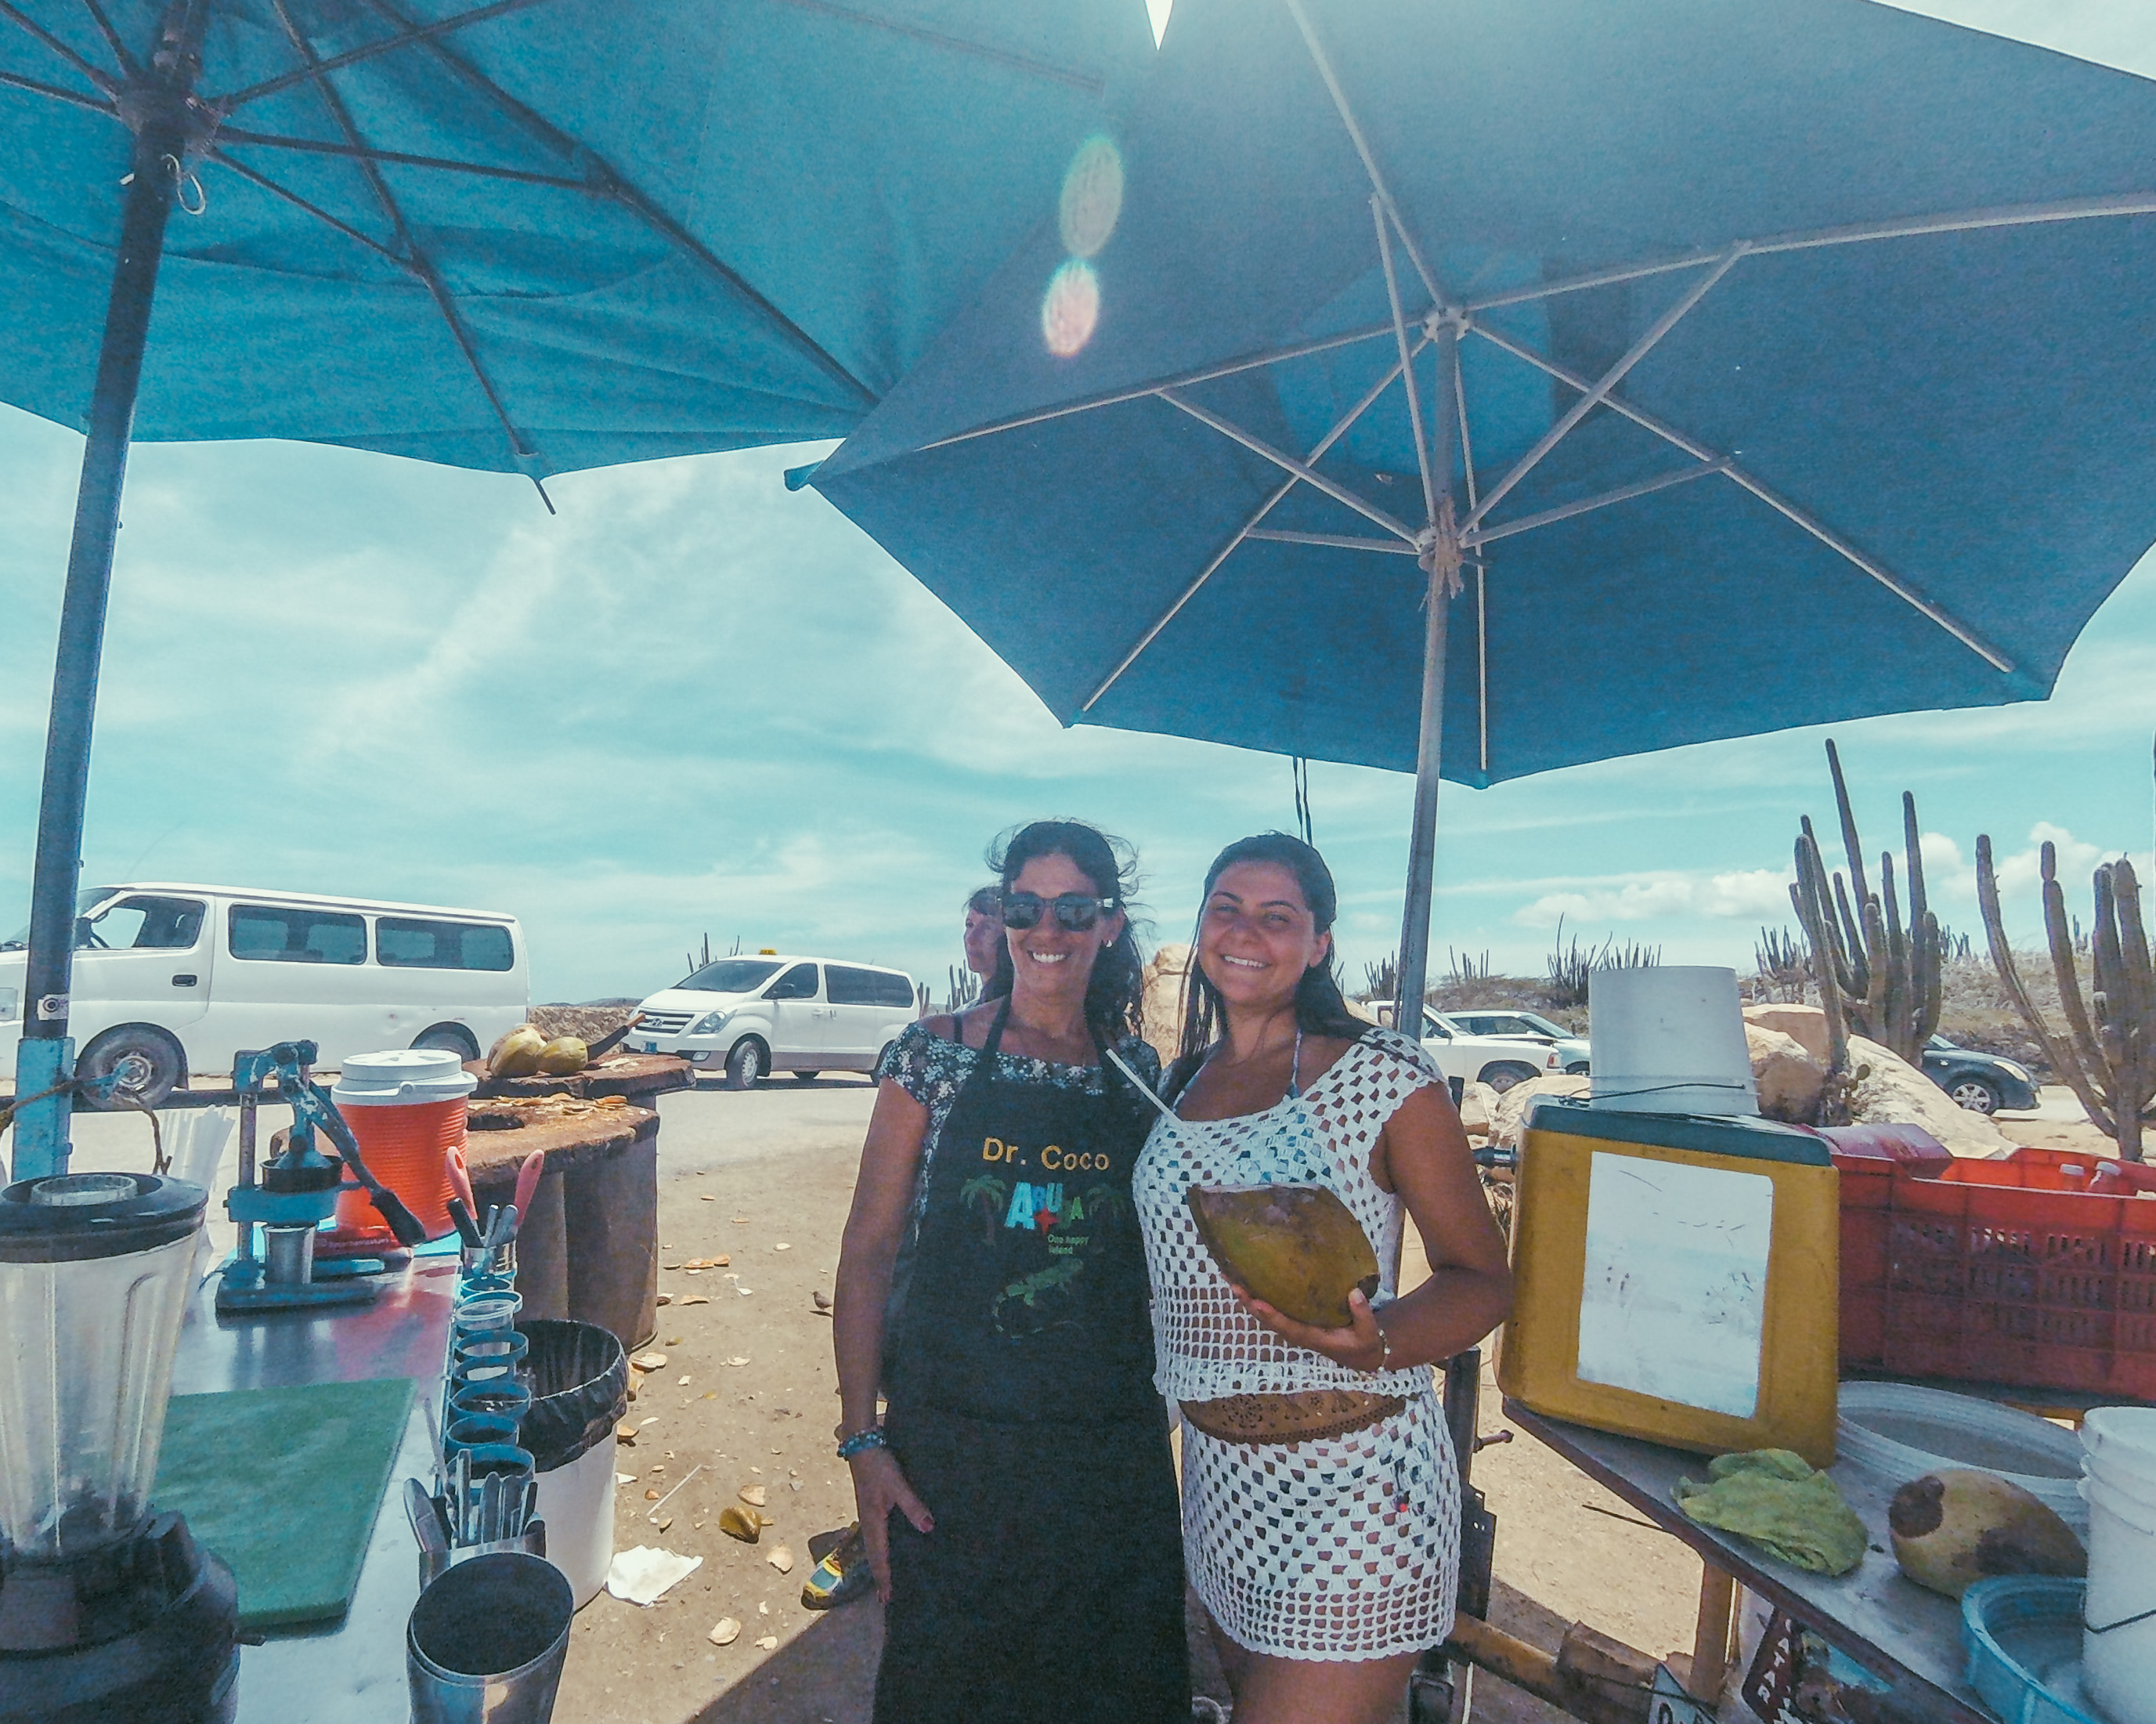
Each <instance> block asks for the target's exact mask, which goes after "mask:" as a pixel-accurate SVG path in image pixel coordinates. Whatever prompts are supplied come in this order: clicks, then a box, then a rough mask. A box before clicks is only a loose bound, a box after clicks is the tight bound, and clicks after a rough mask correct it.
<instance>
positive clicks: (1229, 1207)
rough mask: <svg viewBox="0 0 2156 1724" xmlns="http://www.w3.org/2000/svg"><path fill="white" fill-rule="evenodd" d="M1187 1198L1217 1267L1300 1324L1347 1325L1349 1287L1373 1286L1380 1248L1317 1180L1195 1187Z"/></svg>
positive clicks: (1370, 1288) (1371, 1290) (1366, 1289)
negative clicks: (1299, 1183)
mask: <svg viewBox="0 0 2156 1724" xmlns="http://www.w3.org/2000/svg"><path fill="white" fill-rule="evenodd" d="M1186 1198H1187V1201H1188V1203H1189V1205H1190V1213H1191V1217H1192V1218H1193V1220H1194V1221H1196V1222H1197V1223H1198V1234H1199V1238H1202V1239H1203V1240H1204V1242H1205V1248H1206V1249H1207V1250H1209V1251H1210V1252H1211V1253H1213V1260H1214V1262H1215V1263H1219V1265H1220V1273H1221V1274H1224V1275H1225V1276H1226V1277H1227V1278H1228V1279H1229V1280H1230V1281H1232V1282H1234V1283H1235V1285H1237V1286H1238V1287H1240V1288H1241V1289H1243V1290H1244V1291H1245V1293H1248V1294H1251V1295H1252V1296H1253V1297H1254V1298H1257V1299H1263V1300H1264V1301H1265V1303H1266V1304H1267V1305H1270V1306H1272V1307H1273V1309H1274V1310H1278V1311H1282V1312H1285V1313H1286V1315H1289V1316H1291V1317H1292V1318H1294V1319H1295V1320H1296V1321H1297V1322H1298V1323H1310V1324H1314V1325H1317V1327H1318V1328H1320V1329H1345V1328H1347V1326H1348V1324H1349V1323H1350V1321H1351V1320H1352V1316H1351V1314H1350V1312H1349V1310H1348V1309H1347V1295H1348V1294H1349V1293H1350V1292H1352V1291H1353V1289H1356V1288H1358V1287H1359V1288H1361V1289H1363V1297H1364V1298H1366V1299H1367V1298H1368V1297H1369V1296H1370V1295H1371V1294H1373V1293H1375V1292H1376V1291H1377V1290H1378V1254H1377V1253H1376V1252H1374V1251H1373V1250H1371V1248H1370V1242H1369V1240H1368V1239H1367V1238H1364V1237H1363V1229H1362V1228H1361V1227H1358V1225H1357V1224H1356V1222H1355V1217H1353V1216H1352V1215H1350V1214H1349V1213H1348V1212H1347V1205H1346V1204H1344V1203H1342V1202H1341V1201H1340V1200H1339V1198H1337V1197H1335V1196H1334V1195H1333V1194H1332V1192H1331V1191H1327V1190H1326V1189H1325V1187H1324V1186H1244V1187H1241V1188H1239V1189H1233V1190H1219V1189H1214V1188H1209V1187H1206V1186H1193V1187H1192V1188H1191V1190H1190V1191H1188V1193H1187V1194H1186Z"/></svg>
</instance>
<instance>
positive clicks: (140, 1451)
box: [0, 1173, 208, 1567]
mask: <svg viewBox="0 0 2156 1724" xmlns="http://www.w3.org/2000/svg"><path fill="white" fill-rule="evenodd" d="M207 1197H208V1194H207V1193H206V1192H205V1191H203V1188H202V1187H201V1186H196V1185H190V1184H188V1183H187V1181H183V1180H176V1179H161V1178H157V1177H153V1176H149V1175H146V1174H131V1173H86V1174H74V1175H64V1176H60V1177H58V1178H54V1179H42V1180H24V1181H19V1182H18V1183H17V1184H14V1185H11V1186H8V1187H7V1188H6V1189H5V1190H4V1191H0V1563H4V1564H5V1565H7V1566H8V1567H13V1566H15V1565H17V1564H20V1563H25V1562H29V1563H58V1562H66V1561H68V1560H69V1559H71V1558H73V1557H79V1556H81V1555H83V1554H85V1553H86V1552H90V1551H92V1550H95V1548H97V1547H98V1546H102V1545H107V1544H111V1543H115V1542H116V1541H120V1540H121V1539H124V1538H126V1537H128V1536H130V1535H131V1534H133V1533H134V1532H135V1531H136V1530H137V1529H138V1528H139V1527H140V1526H141V1524H142V1522H143V1521H144V1520H145V1518H146V1516H147V1515H148V1513H149V1509H150V1492H151V1486H152V1485H154V1484H155V1482H156V1480H157V1450H158V1446H159V1444H161V1443H162V1440H163V1438H164V1433H165V1402H166V1400H167V1395H168V1393H169V1392H170V1389H171V1387H172V1354H173V1351H174V1349H175V1348H176V1346H177V1345H178V1342H179V1335H180V1324H181V1321H182V1319H183V1318H184V1316H185V1315H186V1313H187V1294H188V1291H189V1288H190V1283H191V1282H192V1280H193V1264H194V1243H195V1233H196V1230H197V1229H198V1227H200V1226H201V1225H202V1218H203V1207H204V1204H205V1202H206V1201H207Z"/></svg>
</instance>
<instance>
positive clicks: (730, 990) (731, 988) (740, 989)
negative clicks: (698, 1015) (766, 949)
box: [675, 958, 778, 994]
mask: <svg viewBox="0 0 2156 1724" xmlns="http://www.w3.org/2000/svg"><path fill="white" fill-rule="evenodd" d="M774 975H778V965H776V964H774V963H773V962H771V961H770V960H768V959H766V958H721V959H720V960H718V961H717V962H716V963H715V964H706V965H705V966H704V967H703V968H702V969H701V970H697V971H696V973H695V974H694V975H691V976H690V977H689V978H688V979H687V980H685V981H681V982H677V983H675V986H677V987H683V988H696V989H698V990H700V991H702V992H705V993H708V994H746V993H747V992H748V991H750V990H752V989H753V988H760V987H762V986H763V985H764V984H765V983H766V982H767V981H769V980H771V979H772V977H773V976H774Z"/></svg>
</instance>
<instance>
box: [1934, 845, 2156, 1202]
mask: <svg viewBox="0 0 2156 1724" xmlns="http://www.w3.org/2000/svg"><path fill="white" fill-rule="evenodd" d="M2043 874H2044V934H2045V939H2046V944H2048V945H2049V947H2050V948H2051V974H2052V975H2053V976H2054V977H2055V978H2056V980H2057V981H2058V985H2059V1006H2060V1011H2061V1014H2062V1015H2063V1016H2065V1018H2066V1028H2065V1030H2064V1031H2063V1032H2061V1031H2057V1030H2055V1029H2053V1028H2052V1027H2051V1025H2049V1024H2047V1023H2046V1022H2045V1021H2044V1016H2043V1014H2042V1013H2041V1012H2040V1011H2038V1010H2037V1009H2036V1006H2035V1001H2032V1000H2031V999H2030V997H2029V990H2028V989H2027V988H2026V987H2025V986H2023V984H2022V980H2021V972H2020V970H2019V968H2018V967H2017V966H2016V965H2015V961H2014V949H2013V948H2012V947H2010V945H2008V944H2006V929H2005V924H2004V922H2003V920H2002V919H2001V918H2000V915H1999V879H1998V876H1997V875H1996V874H1995V873H1994V872H1993V870H1992V865H1991V839H1990V836H1989V835H1988V834H1987V835H1985V836H1981V837H1979V838H1978V840H1977V841H1976V899H1977V903H1978V904H1979V906H1980V907H1981V908H1982V909H1983V911H1984V933H1985V934H1988V935H1989V937H1990V940H1991V964H1992V967H1993V968H1994V970H1997V971H1998V972H1999V981H2000V983H2001V984H2002V985H2003V986H2005V990H2006V992H2007V995H2008V996H2009V997H2010V999H2012V1001H2014V1009H2015V1011H2019V1012H2020V1014H2021V1021H2022V1022H2024V1023H2025V1024H2027V1025H2028V1026H2029V1032H2030V1034H2031V1035H2033V1036H2034V1037H2035V1038H2036V1040H2037V1042H2038V1043H2039V1044H2040V1046H2041V1047H2042V1048H2043V1050H2044V1058H2046V1060H2047V1061H2049V1062H2050V1063H2051V1069H2052V1070H2053V1071H2055V1072H2056V1073H2058V1074H2059V1075H2060V1076H2061V1078H2065V1079H2066V1082H2067V1083H2069V1084H2071V1086H2072V1087H2073V1092H2074V1094H2075V1095H2076V1097H2077V1098H2078V1099H2080V1101H2081V1104H2082V1111H2083V1112H2085V1113H2086V1114H2087V1115H2088V1117H2089V1123H2090V1124H2092V1125H2094V1126H2095V1127H2096V1128H2097V1130H2099V1131H2103V1132H2107V1133H2109V1134H2110V1135H2111V1138H2112V1141H2113V1142H2114V1143H2116V1144H2117V1145H2118V1153H2119V1155H2120V1156H2121V1158H2122V1159H2123V1160H2128V1161H2138V1160H2141V1127H2142V1123H2143V1119H2144V1118H2145V1117H2146V1115H2147V1114H2148V1104H2149V1103H2150V1101H2151V1100H2152V1099H2156V970H2152V968H2151V965H2150V960H2149V952H2148V935H2147V934H2146V933H2145V932H2144V931H2143V928H2142V924H2141V883H2140V882H2139V881H2138V879H2136V878H2135V877H2134V873H2133V863H2131V862H2128V861H2127V860H2126V859H2125V858H2124V857H2120V858H2119V859H2118V860H2117V862H2106V863H2105V864H2104V865H2103V866H2102V867H2100V868H2098V869H2097V871H2096V882H2095V884H2096V925H2095V926H2094V928H2092V929H2091V930H2090V932H2089V957H2090V960H2091V964H2090V967H2091V970H2092V975H2091V978H2090V980H2092V982H2093V984H2094V986H2093V988H2092V991H2091V995H2090V1000H2089V1004H2090V1005H2093V1006H2094V1007H2095V1010H2094V1011H2090V1010H2089V1009H2088V1006H2086V1005H2084V1004H2083V1002H2082V984H2081V975H2080V972H2079V970H2077V969H2076V967H2075V964H2074V933H2073V928H2072V926H2071V923H2070V922H2069V920H2068V919H2067V916H2066V893H2065V892H2064V891H2063V890H2061V888H2060V885H2059V856H2058V852H2057V850H2056V848H2055V847H2053V846H2051V845H2050V844H2046V845H2045V847H2044V850H2043Z"/></svg>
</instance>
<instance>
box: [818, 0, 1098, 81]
mask: <svg viewBox="0 0 2156 1724" xmlns="http://www.w3.org/2000/svg"><path fill="white" fill-rule="evenodd" d="M782 3H783V4H785V5H788V6H792V7H794V8H798V10H800V11H802V12H820V13H824V15H825V16H826V17H829V18H844V20H845V21H846V22H847V23H854V24H865V25H867V26H868V27H869V28H871V29H876V30H888V31H890V32H891V33H892V34H893V35H896V36H910V37H911V38H912V39H914V40H915V41H916V42H926V43H928V44H932V46H934V47H937V48H948V49H955V50H956V51H957V52H958V53H960V54H975V55H978V57H979V58H981V59H988V60H993V61H995V62H996V63H997V64H999V65H1005V66H1009V67H1011V68H1012V69H1014V70H1016V71H1020V72H1030V73H1032V74H1033V75H1034V76H1035V77H1039V78H1048V79H1052V80H1054V81H1055V82H1056V83H1058V84H1067V85H1070V87H1071V88H1072V89H1073V90H1084V91H1085V92H1086V94H1087V95H1091V96H1093V97H1095V98H1096V100H1097V99H1098V98H1099V97H1100V96H1101V95H1105V94H1106V92H1107V88H1108V85H1107V80H1106V79H1104V78H1096V77H1091V76H1089V75H1087V74H1086V73H1084V72H1073V71H1070V70H1069V69H1066V68H1065V67H1062V66H1052V65H1050V64H1048V62H1047V61H1045V60H1037V59H1027V58H1026V57H1025V56H1024V54H1013V53H1012V52H1011V51H1010V50H1009V49H1004V48H991V47H989V46H988V44H986V43H985V42H968V41H967V40H966V39H965V38H963V37H962V36H945V35H942V34H939V33H937V32H936V31H934V30H924V29H922V28H920V27H919V26H918V25H916V24H901V23H898V22H896V20H895V19H891V18H871V17H870V15H869V14H868V13H865V12H855V11H853V10H852V9H851V8H848V7H844V6H834V5H832V4H831V3H830V0H782Z"/></svg>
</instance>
